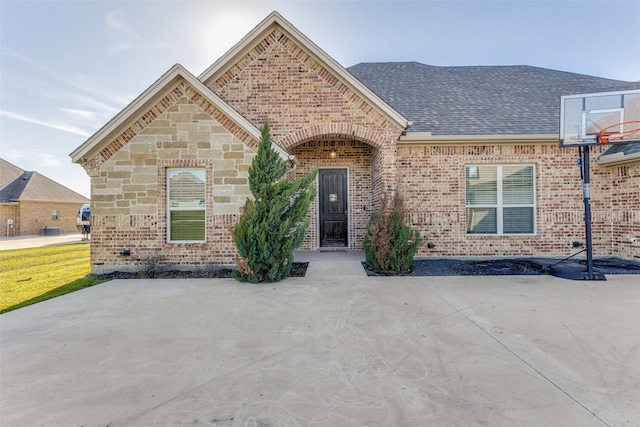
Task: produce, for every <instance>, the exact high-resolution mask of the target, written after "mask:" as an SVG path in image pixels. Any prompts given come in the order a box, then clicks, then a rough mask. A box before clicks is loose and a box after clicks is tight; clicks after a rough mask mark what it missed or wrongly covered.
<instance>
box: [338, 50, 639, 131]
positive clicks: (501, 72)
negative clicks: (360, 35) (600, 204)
mask: <svg viewBox="0 0 640 427" xmlns="http://www.w3.org/2000/svg"><path fill="white" fill-rule="evenodd" d="M347 70H348V71H349V72H350V73H352V74H353V75H354V76H355V77H356V78H358V79H359V80H360V81H361V82H363V83H364V84H365V85H367V86H368V87H369V88H370V89H371V90H373V91H374V92H375V93H376V94H377V95H378V96H380V97H381V98H382V99H383V100H384V101H385V102H387V103H388V104H389V105H391V106H392V107H393V108H394V109H396V110H397V111H398V112H399V113H401V114H402V115H403V116H405V117H406V118H407V119H408V120H411V121H413V125H412V126H411V127H410V128H409V129H408V132H431V134H432V135H497V134H503V135H504V134H506V135H534V134H535V135H544V134H548V135H552V134H558V133H559V123H560V97H561V96H562V95H574V94H580V93H595V92H610V91H619V90H631V89H639V88H640V83H638V82H636V83H632V82H623V81H619V80H610V79H604V78H600V77H592V76H586V75H582V74H575V73H569V72H564V71H557V70H550V69H545V68H538V67H531V66H470V67H438V66H432V65H425V64H420V63H418V62H386V63H360V64H357V65H354V66H352V67H349V68H347Z"/></svg>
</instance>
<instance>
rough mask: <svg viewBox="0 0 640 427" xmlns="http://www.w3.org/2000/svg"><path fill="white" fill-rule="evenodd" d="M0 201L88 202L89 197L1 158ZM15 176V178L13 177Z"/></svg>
mask: <svg viewBox="0 0 640 427" xmlns="http://www.w3.org/2000/svg"><path fill="white" fill-rule="evenodd" d="M0 168H1V169H2V173H1V174H0V175H1V176H2V180H1V182H0V185H1V187H0V203H11V202H15V201H21V200H41V201H56V202H77V203H87V202H89V199H87V198H86V197H84V196H82V195H81V194H78V193H76V192H75V191H73V190H70V189H68V188H67V187H65V186H63V185H61V184H58V183H57V182H55V181H53V180H52V179H49V178H47V177H46V176H44V175H41V174H39V173H38V172H33V171H25V170H23V169H20V168H19V167H17V166H15V165H13V164H11V163H9V162H7V161H6V160H4V159H0ZM12 177H13V179H11V178H12Z"/></svg>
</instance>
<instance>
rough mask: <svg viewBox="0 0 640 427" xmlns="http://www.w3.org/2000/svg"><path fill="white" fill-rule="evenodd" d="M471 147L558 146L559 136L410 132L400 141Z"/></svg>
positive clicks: (399, 142) (412, 143)
mask: <svg viewBox="0 0 640 427" xmlns="http://www.w3.org/2000/svg"><path fill="white" fill-rule="evenodd" d="M434 144H438V145H471V144H556V145H557V144H558V135H557V134H525V135H516V134H514V135H504V134H502V135H432V134H431V132H408V133H407V134H406V135H402V136H401V137H400V138H399V139H398V146H403V145H434Z"/></svg>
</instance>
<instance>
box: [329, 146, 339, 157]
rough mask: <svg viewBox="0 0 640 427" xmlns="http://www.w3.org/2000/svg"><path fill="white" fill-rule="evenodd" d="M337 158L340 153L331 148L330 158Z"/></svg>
mask: <svg viewBox="0 0 640 427" xmlns="http://www.w3.org/2000/svg"><path fill="white" fill-rule="evenodd" d="M336 157H338V152H337V151H336V149H335V148H334V147H331V151H330V152H329V158H330V159H335V158H336Z"/></svg>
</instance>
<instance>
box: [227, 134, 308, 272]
mask: <svg viewBox="0 0 640 427" xmlns="http://www.w3.org/2000/svg"><path fill="white" fill-rule="evenodd" d="M288 168H289V166H288V162H287V161H286V160H284V159H282V157H280V155H279V154H278V153H277V152H276V151H275V150H274V149H273V147H272V141H271V132H270V130H269V124H268V122H266V121H265V124H264V126H262V129H261V140H260V145H259V147H258V152H257V154H256V157H255V158H254V159H253V162H252V163H251V167H250V168H249V188H250V189H251V193H252V194H253V199H251V198H247V201H246V202H245V204H244V207H243V213H242V216H241V218H240V220H239V222H238V224H237V225H236V226H235V228H234V241H235V244H236V248H237V250H238V254H239V257H238V258H237V259H236V266H237V270H234V272H233V277H234V278H236V279H237V280H240V281H245V282H252V283H259V282H277V281H279V280H282V279H284V278H285V277H287V275H288V274H289V272H290V271H291V267H292V265H293V253H294V251H295V250H296V249H297V248H299V247H300V245H301V244H302V241H303V239H304V235H305V232H306V230H307V227H308V226H309V219H308V218H307V212H308V211H309V205H310V204H311V201H312V200H313V198H314V197H315V194H316V189H315V186H314V185H313V182H314V180H315V177H316V173H317V171H315V170H314V171H313V172H311V173H309V174H308V175H307V176H305V177H302V178H300V179H297V180H290V179H289V178H288V177H287V171H288Z"/></svg>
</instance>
